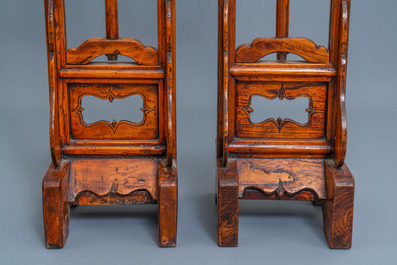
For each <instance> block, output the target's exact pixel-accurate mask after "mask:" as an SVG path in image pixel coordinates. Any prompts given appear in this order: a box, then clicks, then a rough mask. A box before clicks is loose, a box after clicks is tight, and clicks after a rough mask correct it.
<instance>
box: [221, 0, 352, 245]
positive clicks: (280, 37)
mask: <svg viewBox="0 0 397 265" xmlns="http://www.w3.org/2000/svg"><path fill="white" fill-rule="evenodd" d="M349 17H350V0H331V12H330V33H329V48H328V49H326V48H325V47H322V46H317V45H316V44H315V43H314V42H312V41H311V40H309V39H306V38H295V37H294V38H290V37H288V28H289V0H278V1H277V22H276V25H277V29H276V37H275V38H269V37H266V38H258V39H256V40H254V41H253V42H252V43H251V44H250V45H249V44H243V45H241V46H240V47H238V48H237V49H236V44H235V39H236V38H235V29H236V0H219V41H218V44H219V47H218V59H219V60H218V62H219V63H218V65H219V68H218V132H217V162H218V163H217V164H218V170H217V175H218V176H217V178H218V189H217V193H218V194H217V202H218V239H219V245H220V246H237V244H238V212H239V208H238V207H239V206H238V200H239V199H273V200H274V199H277V200H305V201H313V202H314V203H315V204H321V205H322V206H323V213H324V231H325V235H326V238H327V240H328V243H329V246H330V247H331V248H350V247H351V240H352V223H353V198H354V179H353V176H352V175H351V173H350V172H349V170H348V168H347V166H346V165H345V163H344V160H345V154H346V135H347V128H346V107H345V89H346V70H347V68H346V66H347V48H348V34H349ZM271 53H277V61H261V58H262V57H264V56H266V55H268V54H271ZM288 53H294V54H296V55H299V56H300V57H302V58H303V59H304V61H296V62H292V61H287V57H288ZM253 96H262V97H263V98H266V99H268V100H272V99H275V98H277V97H278V98H279V99H281V100H283V99H287V100H294V99H296V98H298V97H302V96H304V97H307V98H309V100H310V104H309V106H308V109H307V110H306V111H307V112H308V120H309V121H308V123H306V124H299V123H297V122H295V121H293V120H291V119H281V118H277V117H274V118H272V119H267V120H265V121H263V122H262V123H260V124H253V123H252V122H251V120H250V113H251V112H253V111H254V110H253V109H252V108H251V99H252V97H253Z"/></svg>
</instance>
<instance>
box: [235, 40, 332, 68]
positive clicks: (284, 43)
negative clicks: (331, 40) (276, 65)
mask: <svg viewBox="0 0 397 265" xmlns="http://www.w3.org/2000/svg"><path fill="white" fill-rule="evenodd" d="M276 52H282V53H293V54H296V55H299V56H300V57H302V58H303V59H305V60H306V61H307V62H309V63H328V62H329V54H328V51H327V49H326V48H325V47H323V46H317V45H316V44H315V43H314V42H312V41H311V40H309V39H306V38H282V39H279V38H258V39H256V40H254V41H253V42H252V43H251V45H248V44H243V45H241V46H240V48H239V49H238V50H237V51H236V62H237V63H255V62H256V61H258V60H259V59H261V58H262V57H264V56H266V55H269V54H271V53H276Z"/></svg>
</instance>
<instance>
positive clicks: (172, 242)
mask: <svg viewBox="0 0 397 265" xmlns="http://www.w3.org/2000/svg"><path fill="white" fill-rule="evenodd" d="M158 170H159V172H158V177H159V180H158V181H159V185H158V192H159V196H158V204H159V246H160V247H175V246H176V231H177V216H178V182H177V179H178V177H177V174H178V173H177V169H176V162H175V161H174V162H173V166H172V167H171V168H167V166H166V162H165V161H161V162H160V163H159V169H158Z"/></svg>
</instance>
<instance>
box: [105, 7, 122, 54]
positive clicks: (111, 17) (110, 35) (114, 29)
mask: <svg viewBox="0 0 397 265" xmlns="http://www.w3.org/2000/svg"><path fill="white" fill-rule="evenodd" d="M105 12H106V38H107V39H109V40H115V39H118V38H119V19H118V8H117V0H105ZM107 57H108V60H109V61H117V54H107Z"/></svg>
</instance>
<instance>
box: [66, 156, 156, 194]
mask: <svg viewBox="0 0 397 265" xmlns="http://www.w3.org/2000/svg"><path fill="white" fill-rule="evenodd" d="M70 168H71V174H70V184H69V185H70V187H69V193H68V201H69V202H74V200H75V198H76V197H78V196H79V194H80V193H82V192H85V191H90V192H91V193H93V194H95V195H98V196H105V195H113V196H126V195H128V194H130V193H132V192H134V191H138V190H145V191H147V192H148V193H149V194H150V196H151V197H152V198H153V200H157V185H156V183H157V169H158V161H157V160H155V159H154V158H109V159H108V158H104V159H98V158H92V159H91V158H90V159H73V160H72V161H71V166H70Z"/></svg>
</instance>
